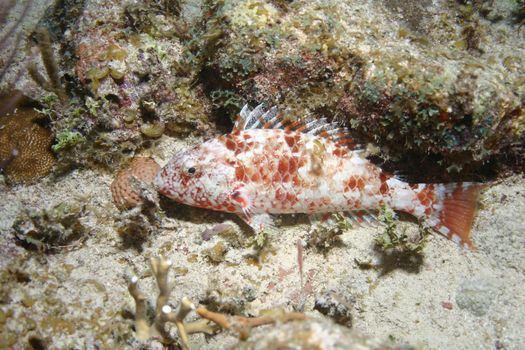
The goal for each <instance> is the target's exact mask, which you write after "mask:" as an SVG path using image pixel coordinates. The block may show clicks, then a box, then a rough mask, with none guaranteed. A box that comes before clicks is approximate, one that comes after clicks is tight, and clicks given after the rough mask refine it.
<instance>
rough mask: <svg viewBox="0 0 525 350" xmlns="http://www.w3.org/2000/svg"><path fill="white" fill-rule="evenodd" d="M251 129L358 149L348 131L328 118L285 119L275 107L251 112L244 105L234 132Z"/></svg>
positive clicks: (258, 108)
mask: <svg viewBox="0 0 525 350" xmlns="http://www.w3.org/2000/svg"><path fill="white" fill-rule="evenodd" d="M250 129H283V130H286V131H295V132H302V133H305V134H309V135H315V136H319V137H324V138H327V139H329V140H331V141H333V142H335V143H336V145H338V146H344V147H348V148H351V149H355V148H357V145H356V143H355V142H354V139H353V138H352V136H351V135H350V134H349V132H348V130H347V129H346V128H344V127H341V126H340V125H338V124H337V123H334V122H328V121H327V120H326V118H320V119H314V120H307V119H298V120H291V119H284V118H283V116H282V114H281V113H279V111H278V110H277V107H275V106H274V107H272V108H270V109H269V110H267V111H265V110H264V107H263V104H260V105H258V106H257V107H255V108H254V109H253V110H251V109H250V107H249V106H248V105H244V107H243V108H242V109H241V112H240V113H239V116H238V117H237V120H236V121H235V125H234V126H233V131H234V132H235V131H241V130H250Z"/></svg>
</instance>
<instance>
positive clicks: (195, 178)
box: [155, 140, 235, 210]
mask: <svg viewBox="0 0 525 350" xmlns="http://www.w3.org/2000/svg"><path fill="white" fill-rule="evenodd" d="M226 157H227V150H226V149H225V147H224V145H223V144H221V143H219V142H217V141H216V140H211V141H207V142H204V143H202V144H200V145H196V146H192V147H188V148H184V149H182V150H180V151H178V152H177V153H176V154H175V155H174V156H173V158H172V159H171V160H170V161H169V162H168V163H167V164H166V166H164V168H162V169H161V170H160V172H159V173H158V174H157V176H156V178H155V187H156V188H157V190H158V191H159V192H160V193H161V194H163V195H164V196H166V197H168V198H170V199H173V200H175V201H177V202H179V203H183V204H187V205H191V206H195V207H201V208H209V209H218V210H220V209H222V208H224V207H225V206H227V204H228V203H229V202H230V199H229V198H230V193H231V191H232V188H233V187H234V186H235V184H234V182H235V169H234V167H233V166H232V165H231V164H229V163H228V161H227V159H226Z"/></svg>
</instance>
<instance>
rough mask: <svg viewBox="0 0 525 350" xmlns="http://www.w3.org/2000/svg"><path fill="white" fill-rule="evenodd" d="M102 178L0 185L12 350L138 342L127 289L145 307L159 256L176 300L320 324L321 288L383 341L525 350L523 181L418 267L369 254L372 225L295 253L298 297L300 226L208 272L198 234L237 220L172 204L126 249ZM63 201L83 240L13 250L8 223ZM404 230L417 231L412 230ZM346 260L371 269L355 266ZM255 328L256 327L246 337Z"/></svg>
mask: <svg viewBox="0 0 525 350" xmlns="http://www.w3.org/2000/svg"><path fill="white" fill-rule="evenodd" d="M196 141H198V140H197V139H193V140H191V142H196ZM180 147H183V144H182V143H180V141H174V139H171V138H169V137H166V136H164V137H163V138H162V139H161V141H160V142H159V145H158V146H157V147H156V148H154V149H151V150H149V152H151V153H153V154H155V158H156V159H157V160H158V161H159V163H161V164H165V163H166V161H167V160H168V158H169V156H170V155H171V154H173V153H174V152H175V150H176V149H178V148H180ZM111 181H112V176H111V175H108V174H104V173H101V172H97V171H94V170H75V171H73V172H71V173H69V174H67V175H65V176H64V177H62V178H57V179H50V178H46V179H43V180H41V181H40V182H39V183H37V184H35V185H29V186H16V187H6V186H2V188H1V191H2V201H1V202H0V213H1V215H0V231H1V232H2V235H1V240H0V247H1V249H2V255H3V256H2V259H1V263H2V266H1V268H2V269H6V268H7V266H8V264H9V263H10V262H12V261H14V260H15V259H18V260H17V261H24V262H23V263H19V265H18V266H16V267H13V266H10V267H9V268H11V269H13V268H14V269H19V270H21V272H23V273H24V275H25V276H26V277H25V278H21V279H20V281H18V282H13V283H12V288H11V290H10V293H9V303H8V304H4V305H1V306H0V307H1V309H2V311H3V314H4V315H7V317H5V318H4V319H3V320H2V325H1V326H2V328H4V336H6V335H7V336H11V337H13V336H14V337H15V338H16V343H15V344H14V345H12V347H11V348H12V349H23V348H25V347H26V344H27V338H28V336H30V335H36V336H38V337H40V338H42V339H44V340H46V341H47V342H48V344H49V345H50V348H53V349H66V348H77V349H84V348H85V349H94V348H98V347H100V348H140V346H139V343H138V342H137V341H134V340H133V330H132V326H133V322H132V320H131V319H130V317H129V314H130V313H133V312H134V304H133V299H132V298H131V297H130V295H129V293H128V291H127V282H128V280H129V277H130V276H132V275H134V274H136V275H138V276H141V281H140V287H141V288H142V290H143V291H144V293H145V294H146V295H147V296H149V299H150V302H151V303H153V302H154V299H155V296H156V293H157V291H156V285H155V281H154V279H153V277H152V276H151V274H150V273H149V258H150V257H152V256H157V255H159V254H163V255H165V256H166V257H168V258H169V259H170V260H172V261H173V265H174V268H173V269H172V272H171V273H170V279H171V281H172V283H173V285H174V290H173V293H172V296H171V298H170V304H172V305H173V306H176V305H177V303H178V301H179V300H180V299H181V298H182V297H183V296H187V297H188V298H190V299H191V300H192V301H194V302H195V303H197V302H198V301H199V300H204V299H205V296H206V294H207V292H209V291H211V290H218V291H219V292H220V293H222V294H223V295H224V299H229V300H242V299H243V298H244V299H247V300H252V299H253V300H252V301H247V300H245V302H246V304H245V307H244V310H243V312H244V313H245V314H246V315H255V314H257V313H258V311H260V310H264V309H270V308H277V307H282V308H284V309H287V310H292V309H294V308H295V309H298V308H301V307H303V308H304V311H305V312H306V313H307V314H308V315H309V316H310V317H314V318H323V317H326V316H324V315H321V314H320V313H319V312H317V311H314V310H313V305H314V300H315V298H316V297H318V296H321V295H325V294H326V293H328V294H330V295H335V296H336V297H337V298H339V299H340V300H342V301H343V302H346V303H347V304H350V311H351V314H352V318H353V321H352V323H353V325H352V327H353V328H354V329H355V330H357V331H359V332H361V333H364V334H366V335H369V336H372V337H377V338H378V339H380V340H388V339H390V340H392V339H394V340H395V341H396V342H401V343H408V344H410V345H412V346H415V347H417V348H423V349H523V348H525V335H524V333H523V330H524V329H525V317H524V316H525V293H524V286H525V256H524V254H525V253H524V252H525V250H524V244H525V223H524V220H523V218H524V214H525V186H524V185H525V180H524V179H522V178H520V177H518V176H515V177H511V178H507V179H505V180H502V181H500V182H498V183H494V184H492V185H491V186H489V187H488V188H487V189H486V190H484V191H483V192H482V195H481V198H480V210H479V214H478V217H477V220H476V222H475V224H474V227H473V236H474V242H475V244H476V246H477V250H476V251H465V250H462V249H460V248H459V247H458V246H457V245H456V244H454V243H453V242H451V241H448V240H447V239H445V238H443V237H442V236H440V235H438V234H433V235H432V236H431V237H429V241H428V243H427V245H426V247H425V248H424V250H423V261H422V263H421V264H420V265H408V266H406V265H401V266H396V264H393V265H392V264H388V263H384V264H382V263H381V259H380V257H379V256H378V255H377V253H375V252H374V249H373V244H374V237H375V236H376V235H377V234H378V232H379V230H382V228H375V227H365V228H352V229H350V230H348V231H346V232H345V233H344V234H343V235H342V242H343V244H342V245H339V246H336V247H333V248H332V249H330V250H329V251H328V252H327V253H326V254H323V253H321V252H317V251H316V250H314V249H308V248H307V249H306V250H305V253H304V279H305V284H306V285H307V286H306V287H305V291H304V292H301V288H300V276H299V272H298V263H297V248H296V247H297V240H298V239H301V240H303V241H306V239H307V233H308V229H309V224H307V223H299V224H287V225H286V226H282V227H279V230H278V234H276V235H275V236H272V237H271V238H270V242H269V246H270V249H269V251H271V253H267V254H264V259H263V262H262V263H260V264H259V265H257V264H253V263H249V259H247V256H248V255H249V254H250V253H252V251H251V250H250V248H236V247H233V246H232V247H230V249H229V251H228V253H227V254H226V257H225V261H223V262H220V263H218V264H213V263H211V262H210V261H209V259H208V258H207V257H206V256H205V254H204V251H205V249H207V248H210V247H212V246H213V245H214V244H216V243H217V242H218V241H221V240H222V241H223V242H225V244H229V243H228V242H226V240H225V239H223V238H220V237H214V239H213V240H211V241H208V242H204V241H203V240H202V238H201V233H202V232H203V231H204V230H205V229H206V228H210V227H212V226H213V225H215V224H218V223H221V222H225V221H230V222H231V220H232V219H234V220H233V223H234V224H237V223H239V221H238V220H235V218H233V217H232V216H228V215H223V214H217V213H213V212H210V211H206V210H200V209H188V208H184V207H182V206H174V207H172V208H170V209H169V210H167V211H166V216H165V217H164V218H163V220H162V225H161V226H162V228H161V229H160V230H159V232H157V233H155V234H153V235H151V236H150V237H148V238H147V239H145V240H144V242H143V243H142V244H141V245H140V248H139V249H137V246H129V245H126V244H125V243H124V241H123V239H122V238H121V237H120V236H119V235H118V234H117V232H116V231H115V227H114V218H115V217H117V216H118V210H117V208H116V207H115V206H114V205H113V202H112V199H111V192H110V189H109V186H110V184H111ZM73 199H76V200H81V201H82V202H83V203H85V206H86V215H85V216H84V218H83V221H84V223H85V224H86V226H88V227H89V232H90V233H89V234H88V235H87V237H85V239H83V240H82V241H79V242H74V243H73V246H72V247H68V248H64V249H61V250H59V251H58V252H57V253H53V254H46V255H42V254H38V253H35V252H27V251H25V250H24V249H23V248H21V247H20V246H17V245H15V243H14V240H13V238H12V235H11V234H10V227H11V225H12V223H13V220H14V219H15V217H16V216H17V214H19V213H20V212H21V210H22V209H23V208H43V207H49V206H51V205H53V204H57V203H60V202H68V201H71V200H73ZM168 206H169V205H168ZM402 225H404V226H406V227H407V228H408V229H409V230H410V229H415V228H416V224H414V223H409V222H405V223H402ZM242 234H244V235H249V234H250V233H249V232H244V233H242ZM356 261H360V262H370V263H371V264H372V265H374V264H375V265H378V266H377V268H372V269H363V268H360V267H359V266H358V264H357V263H356ZM385 271H387V272H385ZM247 291H248V293H247ZM246 294H251V295H252V297H251V298H246V297H245V296H246ZM243 295H244V297H243ZM302 295H305V297H302ZM239 303H241V301H239ZM459 304H461V307H460V305H459ZM9 310H10V311H9ZM126 315H127V316H126ZM195 317H196V316H195V315H191V316H190V318H195ZM28 322H29V324H30V326H28ZM31 322H32V323H31ZM276 327H279V326H276ZM266 331H267V328H264V327H263V328H260V329H255V330H253V332H252V333H253V334H252V337H253V336H254V335H255V334H257V333H261V332H266ZM12 339H13V338H12ZM236 341H237V340H236V337H235V335H234V334H232V333H229V332H224V333H221V334H218V335H216V336H214V337H210V338H205V337H204V336H203V335H193V336H191V338H190V344H191V347H192V348H195V349H197V348H202V349H221V348H225V347H227V346H230V345H232V344H235V343H236Z"/></svg>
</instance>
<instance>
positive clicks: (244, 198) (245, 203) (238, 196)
mask: <svg viewBox="0 0 525 350" xmlns="http://www.w3.org/2000/svg"><path fill="white" fill-rule="evenodd" d="M230 200H231V201H232V202H234V203H236V205H237V206H238V207H239V208H240V209H241V211H242V215H240V216H241V218H242V219H243V220H244V221H245V222H246V223H247V224H248V225H251V224H250V222H251V218H252V214H253V212H252V211H253V204H252V203H253V201H252V200H251V198H250V196H249V195H248V191H247V189H246V187H245V186H238V187H236V188H235V189H234V190H233V191H232V192H231V194H230Z"/></svg>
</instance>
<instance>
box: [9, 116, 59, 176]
mask: <svg viewBox="0 0 525 350" xmlns="http://www.w3.org/2000/svg"><path fill="white" fill-rule="evenodd" d="M41 117H42V115H41V114H39V113H38V112H36V111H34V110H33V109H32V108H28V107H23V108H18V109H17V110H16V111H15V112H14V113H12V114H11V115H7V116H3V117H0V162H1V163H2V164H1V166H2V167H3V168H4V172H5V174H6V176H7V178H8V180H9V181H11V182H29V181H31V180H35V179H37V178H39V177H42V176H45V175H47V174H48V173H49V172H50V171H51V169H52V168H53V166H54V165H55V162H56V159H55V156H54V155H53V153H52V152H51V144H52V143H53V135H52V133H51V131H50V130H48V129H46V128H45V127H43V126H41V125H40V124H38V123H37V121H38V119H39V118H41Z"/></svg>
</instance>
